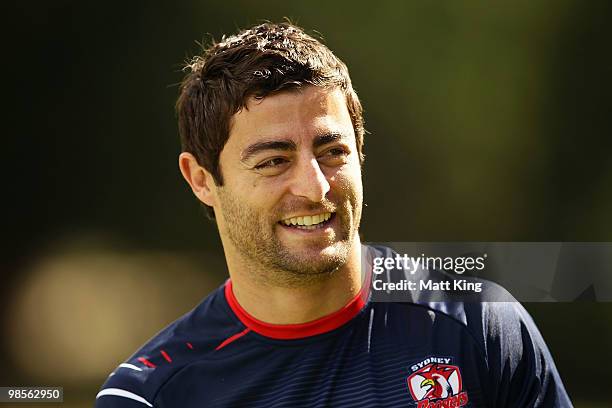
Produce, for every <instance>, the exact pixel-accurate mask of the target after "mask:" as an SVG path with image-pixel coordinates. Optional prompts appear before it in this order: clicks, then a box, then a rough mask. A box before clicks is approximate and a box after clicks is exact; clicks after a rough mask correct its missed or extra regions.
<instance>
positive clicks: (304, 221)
mask: <svg viewBox="0 0 612 408" xmlns="http://www.w3.org/2000/svg"><path fill="white" fill-rule="evenodd" d="M332 216H333V213H329V212H325V213H321V214H315V215H304V216H301V217H291V218H287V219H285V220H282V221H280V223H281V224H283V225H287V226H289V227H297V228H299V229H315V228H319V227H321V224H323V223H326V222H327V221H329V219H330V218H332Z"/></svg>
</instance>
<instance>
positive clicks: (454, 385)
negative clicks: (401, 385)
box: [407, 357, 468, 408]
mask: <svg viewBox="0 0 612 408" xmlns="http://www.w3.org/2000/svg"><path fill="white" fill-rule="evenodd" d="M450 362H451V359H450V358H438V357H430V358H427V359H425V360H423V361H421V362H419V363H417V364H414V365H413V366H412V367H411V369H412V371H413V373H412V374H410V376H409V377H408V379H407V382H408V389H409V390H410V394H411V395H412V398H414V400H415V401H417V402H418V404H417V408H451V407H462V406H464V405H466V404H467V403H468V395H467V392H464V391H463V383H462V381H461V372H460V371H459V367H457V366H455V365H451V364H450Z"/></svg>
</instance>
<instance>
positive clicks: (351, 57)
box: [0, 0, 612, 399]
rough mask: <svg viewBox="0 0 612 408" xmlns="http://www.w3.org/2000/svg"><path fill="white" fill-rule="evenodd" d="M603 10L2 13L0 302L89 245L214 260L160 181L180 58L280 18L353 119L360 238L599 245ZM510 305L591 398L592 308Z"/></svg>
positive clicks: (285, 7)
mask: <svg viewBox="0 0 612 408" xmlns="http://www.w3.org/2000/svg"><path fill="white" fill-rule="evenodd" d="M611 5H612V3H610V2H606V1H589V2H580V1H578V0H538V1H526V0H521V1H516V2H499V3H497V4H491V3H482V2H475V1H462V2H431V1H423V0H419V1H410V2H399V1H388V0H386V1H385V0H380V1H377V2H375V3H355V2H344V1H343V2H329V1H321V0H314V1H310V2H283V1H278V0H274V1H268V2H250V1H245V0H240V1H239V0H231V1H225V2H203V1H183V2H158V3H150V2H143V1H133V2H122V3H119V2H116V3H112V2H103V3H101V2H76V1H68V0H63V1H62V0H59V1H55V2H38V3H36V2H19V3H18V2H15V3H14V4H12V5H11V6H10V7H9V10H8V11H7V12H6V13H5V19H9V20H10V21H7V22H6V23H5V24H4V29H5V30H7V31H8V32H7V35H6V36H5V42H6V43H7V44H6V45H7V47H8V48H7V51H5V52H6V55H5V57H6V61H7V64H6V68H7V69H8V72H7V73H6V74H5V87H7V88H8V92H7V93H5V95H6V96H5V98H6V99H7V100H8V102H9V103H8V105H9V107H8V108H4V111H5V116H6V126H7V128H6V134H5V140H6V141H7V143H5V146H7V147H6V148H5V149H3V152H4V153H5V158H6V159H5V164H6V165H7V168H8V171H7V172H6V175H7V176H8V180H7V183H6V185H5V197H7V198H8V199H7V200H6V201H7V204H8V209H7V214H10V216H9V217H7V221H8V222H7V228H6V233H5V237H6V238H7V239H6V242H5V244H4V249H5V251H6V256H4V257H3V264H2V273H3V286H2V288H1V289H0V290H1V291H2V294H4V295H7V294H9V293H12V291H13V290H14V289H15V288H17V287H19V284H20V282H21V279H22V275H23V274H24V273H25V272H24V271H27V270H29V266H31V264H32V263H34V262H36V261H37V259H38V258H37V257H39V256H40V254H41V253H43V252H45V251H47V252H48V248H49V245H50V243H51V242H53V241H56V240H59V239H74V238H75V237H76V238H77V239H78V237H81V236H82V235H83V234H89V233H91V232H93V233H95V234H97V235H100V234H102V235H105V236H107V237H109V241H111V242H113V243H114V244H115V245H118V246H119V247H120V248H121V250H122V251H130V250H136V251H151V252H155V251H192V252H206V253H217V254H221V247H220V242H219V239H218V236H217V232H216V229H215V226H214V224H212V223H209V222H207V221H206V220H205V217H204V215H203V214H204V213H203V211H201V209H200V208H199V206H198V204H197V203H196V202H195V199H194V198H193V197H192V196H191V193H190V192H189V191H188V189H187V187H186V186H185V185H184V183H183V182H182V180H181V178H180V174H179V172H178V168H177V163H176V162H177V153H178V152H179V150H180V147H179V143H178V137H177V131H176V123H175V117H174V111H173V104H174V100H175V98H176V94H177V89H178V88H177V85H176V84H177V83H178V82H179V81H180V79H181V77H182V73H181V63H182V62H183V61H184V60H185V59H186V58H188V57H189V56H190V55H192V54H193V53H195V52H198V50H199V46H198V45H197V44H196V42H195V41H196V40H197V41H200V40H203V41H204V42H207V41H208V40H210V38H211V37H214V38H220V37H221V35H222V34H223V33H231V32H234V31H236V29H237V28H238V27H245V26H248V25H250V24H252V23H256V22H259V21H261V20H264V19H267V20H273V21H277V20H280V19H281V18H282V17H284V16H287V17H290V18H292V19H293V21H295V22H297V23H298V24H300V25H302V26H303V27H305V28H306V29H308V30H316V31H318V32H320V33H321V34H322V35H323V37H324V38H325V42H326V43H327V44H328V45H329V46H330V48H331V49H333V50H334V52H336V53H337V54H338V55H339V56H340V57H341V58H342V59H344V60H345V62H346V63H347V65H348V66H349V69H350V71H351V75H352V78H353V82H354V84H355V87H356V89H357V91H358V93H359V95H360V97H361V99H362V101H363V104H364V106H365V115H366V122H367V123H366V127H367V129H368V130H369V132H370V134H369V135H368V136H367V139H366V154H367V160H366V164H365V168H364V183H365V191H366V202H367V204H368V207H367V208H366V209H365V212H364V220H363V224H362V232H363V236H364V239H365V240H366V241H452V240H478V241H487V240H489V241H513V240H515V241H540V240H541V241H611V240H612V229H611V228H610V227H611V226H612V215H611V214H612V212H611V211H610V209H611V208H612V189H611V188H610V186H612V160H610V147H611V144H612V143H611V142H610V135H611V134H612V132H611V130H612V121H610V113H609V112H611V111H612V109H611V104H612V103H611V102H610V97H609V96H610V95H611V94H612V80H611V78H612V75H611V74H612V54H611V53H610V52H609V40H608V39H609V38H611V37H612V36H611V34H612V32H611V31H612V25H610V24H609V20H610V17H611V16H612V13H611V11H612V6H611ZM390 215H391V217H392V218H391V217H390ZM66 237H67V238H66ZM84 273H87V271H84ZM92 273H93V272H92ZM215 279H217V280H218V278H215ZM216 282H217V281H215V283H216ZM202 295H204V294H202ZM2 298H3V299H4V303H3V304H0V306H6V303H7V302H8V301H9V299H12V297H11V296H2ZM1 310H7V308H5V307H2V309H1ZM529 310H530V311H531V312H532V313H533V314H534V317H535V319H536V321H537V322H538V324H539V325H540V327H541V328H542V331H543V333H544V336H545V338H546V339H547V341H548V343H549V345H550V347H551V349H552V350H553V353H554V355H555V358H556V360H557V363H558V366H559V369H560V371H561V373H562V374H563V376H564V378H566V382H567V383H568V384H567V385H568V389H569V390H570V392H571V393H572V395H573V396H574V397H575V398H579V397H584V398H593V394H592V392H591V391H588V388H584V387H585V386H586V385H587V384H586V381H587V379H586V376H580V375H577V374H575V373H579V372H584V371H585V370H589V371H590V372H591V373H592V374H593V375H595V374H598V373H599V374H602V373H603V372H604V368H603V367H604V365H605V364H593V363H594V362H604V361H605V360H607V359H609V358H610V357H612V356H611V354H610V351H609V347H606V345H609V344H610V343H611V342H612V334H611V333H610V327H611V324H610V322H611V320H612V308H611V307H610V305H608V304H606V305H601V304H599V305H598V304H590V305H559V304H554V305H540V304H539V305H529ZM5 314H6V312H5ZM586 317H588V318H586ZM10 334H11V333H6V334H5V335H3V336H2V338H3V339H6V338H7V336H10ZM5 342H6V340H5ZM576 350H588V351H589V353H590V354H591V355H592V353H593V352H594V351H596V355H597V357H596V360H593V359H588V358H586V359H584V360H582V359H581V357H580V355H581V353H577V352H576ZM2 358H6V357H2ZM0 362H1V361H0ZM6 363H7V364H10V360H9V361H8V362H6ZM594 365H596V366H597V367H599V368H597V367H593V366H594ZM594 370H595V371H594ZM596 370H600V371H598V372H596ZM8 373H9V374H6V373H5V374H2V375H0V379H2V381H3V382H7V381H8V382H10V381H9V380H11V379H13V378H22V379H24V378H25V380H27V376H26V377H11V376H12V375H15V376H16V375H17V374H10V373H11V372H10V370H9V372H8ZM21 375H22V376H24V375H25V374H23V373H22V374H21ZM602 375H603V374H602ZM2 376H4V377H5V378H2ZM7 376H8V377H7ZM589 377H592V376H589ZM596 377H599V375H597V376H596ZM100 381H102V378H101V379H100ZM26 382H27V381H26ZM595 398H597V397H596V396H595ZM604 398H605V396H603V395H602V396H601V399H604Z"/></svg>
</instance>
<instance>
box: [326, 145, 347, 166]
mask: <svg viewBox="0 0 612 408" xmlns="http://www.w3.org/2000/svg"><path fill="white" fill-rule="evenodd" d="M349 154H350V152H349V151H348V150H347V149H345V148H343V147H339V146H336V147H332V148H330V149H327V150H325V151H324V152H323V153H322V154H321V155H320V156H319V161H323V162H324V163H325V164H327V165H330V166H337V165H341V164H344V163H346V161H347V156H348V155H349Z"/></svg>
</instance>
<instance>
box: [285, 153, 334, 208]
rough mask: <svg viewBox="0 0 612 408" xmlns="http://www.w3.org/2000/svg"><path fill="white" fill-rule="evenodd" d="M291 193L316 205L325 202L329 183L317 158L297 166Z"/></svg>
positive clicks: (303, 161) (306, 160)
mask: <svg viewBox="0 0 612 408" xmlns="http://www.w3.org/2000/svg"><path fill="white" fill-rule="evenodd" d="M290 191H291V194H293V195H295V196H299V197H305V198H308V199H309V200H310V201H312V202H315V203H319V202H321V201H323V198H325V195H326V194H327V192H328V191H329V182H328V181H327V178H326V177H325V174H323V172H322V171H321V167H320V166H319V162H318V161H317V160H316V158H314V157H313V158H309V159H305V160H302V161H301V163H298V164H297V166H296V167H295V168H294V174H293V179H292V180H291V188H290Z"/></svg>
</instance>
